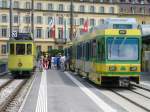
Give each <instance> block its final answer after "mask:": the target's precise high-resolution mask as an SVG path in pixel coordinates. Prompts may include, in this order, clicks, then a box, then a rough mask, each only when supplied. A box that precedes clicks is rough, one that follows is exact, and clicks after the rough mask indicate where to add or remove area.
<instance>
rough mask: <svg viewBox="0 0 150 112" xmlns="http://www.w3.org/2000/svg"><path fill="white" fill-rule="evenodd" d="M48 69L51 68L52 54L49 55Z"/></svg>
mask: <svg viewBox="0 0 150 112" xmlns="http://www.w3.org/2000/svg"><path fill="white" fill-rule="evenodd" d="M48 62H49V63H48V69H51V55H50V54H49V55H48Z"/></svg>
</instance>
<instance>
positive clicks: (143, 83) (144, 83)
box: [140, 82, 150, 87]
mask: <svg viewBox="0 0 150 112" xmlns="http://www.w3.org/2000/svg"><path fill="white" fill-rule="evenodd" d="M140 84H142V85H145V86H149V87H150V84H148V83H146V82H140Z"/></svg>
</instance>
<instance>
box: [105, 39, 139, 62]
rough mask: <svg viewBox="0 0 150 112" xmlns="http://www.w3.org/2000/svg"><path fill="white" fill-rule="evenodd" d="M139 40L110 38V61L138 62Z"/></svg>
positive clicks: (108, 45) (108, 46)
mask: <svg viewBox="0 0 150 112" xmlns="http://www.w3.org/2000/svg"><path fill="white" fill-rule="evenodd" d="M138 43H139V39H138V38H134V37H133V38H124V37H114V38H113V37H110V38H108V39H107V50H108V60H138V58H139V57H138V55H139V50H138V49H139V47H138V45H139V44H138Z"/></svg>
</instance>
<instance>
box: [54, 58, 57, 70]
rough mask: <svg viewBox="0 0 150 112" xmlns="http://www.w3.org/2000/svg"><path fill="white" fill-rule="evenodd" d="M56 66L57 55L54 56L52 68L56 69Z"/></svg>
mask: <svg viewBox="0 0 150 112" xmlns="http://www.w3.org/2000/svg"><path fill="white" fill-rule="evenodd" d="M56 67H57V56H55V57H54V68H55V69H56Z"/></svg>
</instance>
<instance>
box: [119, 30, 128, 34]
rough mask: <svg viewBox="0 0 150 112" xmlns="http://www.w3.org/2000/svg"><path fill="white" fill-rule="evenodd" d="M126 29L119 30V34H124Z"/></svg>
mask: <svg viewBox="0 0 150 112" xmlns="http://www.w3.org/2000/svg"><path fill="white" fill-rule="evenodd" d="M126 33H127V32H126V30H119V34H126Z"/></svg>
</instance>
